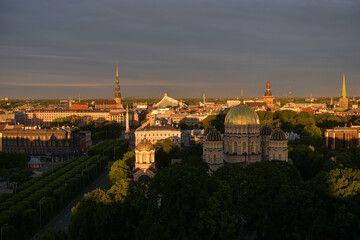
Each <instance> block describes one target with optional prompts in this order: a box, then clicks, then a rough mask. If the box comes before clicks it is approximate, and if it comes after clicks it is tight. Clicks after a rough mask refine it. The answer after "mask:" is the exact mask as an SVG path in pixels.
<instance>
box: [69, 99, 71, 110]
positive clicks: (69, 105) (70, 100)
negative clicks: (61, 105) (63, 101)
mask: <svg viewBox="0 0 360 240" xmlns="http://www.w3.org/2000/svg"><path fill="white" fill-rule="evenodd" d="M69 108H71V97H69Z"/></svg>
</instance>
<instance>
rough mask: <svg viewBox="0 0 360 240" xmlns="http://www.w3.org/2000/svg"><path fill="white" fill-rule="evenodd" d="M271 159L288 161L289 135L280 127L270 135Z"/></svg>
mask: <svg viewBox="0 0 360 240" xmlns="http://www.w3.org/2000/svg"><path fill="white" fill-rule="evenodd" d="M268 149H269V160H270V161H271V160H283V161H286V162H287V161H288V147H287V136H286V134H285V132H284V131H282V130H281V129H280V128H277V129H275V131H273V132H272V133H271V135H270V141H269V147H268Z"/></svg>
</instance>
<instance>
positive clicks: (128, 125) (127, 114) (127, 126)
mask: <svg viewBox="0 0 360 240" xmlns="http://www.w3.org/2000/svg"><path fill="white" fill-rule="evenodd" d="M125 120H126V122H125V124H126V130H125V132H126V133H129V132H130V124H129V106H126V116H125Z"/></svg>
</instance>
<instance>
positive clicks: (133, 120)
mask: <svg viewBox="0 0 360 240" xmlns="http://www.w3.org/2000/svg"><path fill="white" fill-rule="evenodd" d="M125 114H126V110H125V109H117V110H70V109H64V110H30V111H27V112H25V117H24V118H25V119H24V122H25V125H26V126H41V125H43V126H46V127H50V125H51V122H52V121H53V120H54V119H56V118H63V117H70V116H79V117H81V121H80V126H84V125H86V124H87V123H90V122H94V123H95V125H99V124H101V123H103V122H104V121H115V122H117V123H119V124H120V125H121V126H123V127H125ZM129 119H130V125H131V126H137V125H138V124H139V116H138V114H137V113H136V112H132V111H130V114H129Z"/></svg>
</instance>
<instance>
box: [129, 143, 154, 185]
mask: <svg viewBox="0 0 360 240" xmlns="http://www.w3.org/2000/svg"><path fill="white" fill-rule="evenodd" d="M155 173H156V166H155V148H154V146H153V145H152V144H151V143H150V142H149V141H148V140H147V139H142V140H141V142H140V143H139V144H138V145H137V146H136V148H135V168H134V170H133V176H134V180H135V181H138V180H141V181H149V180H150V179H151V178H153V177H154V176H155Z"/></svg>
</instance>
